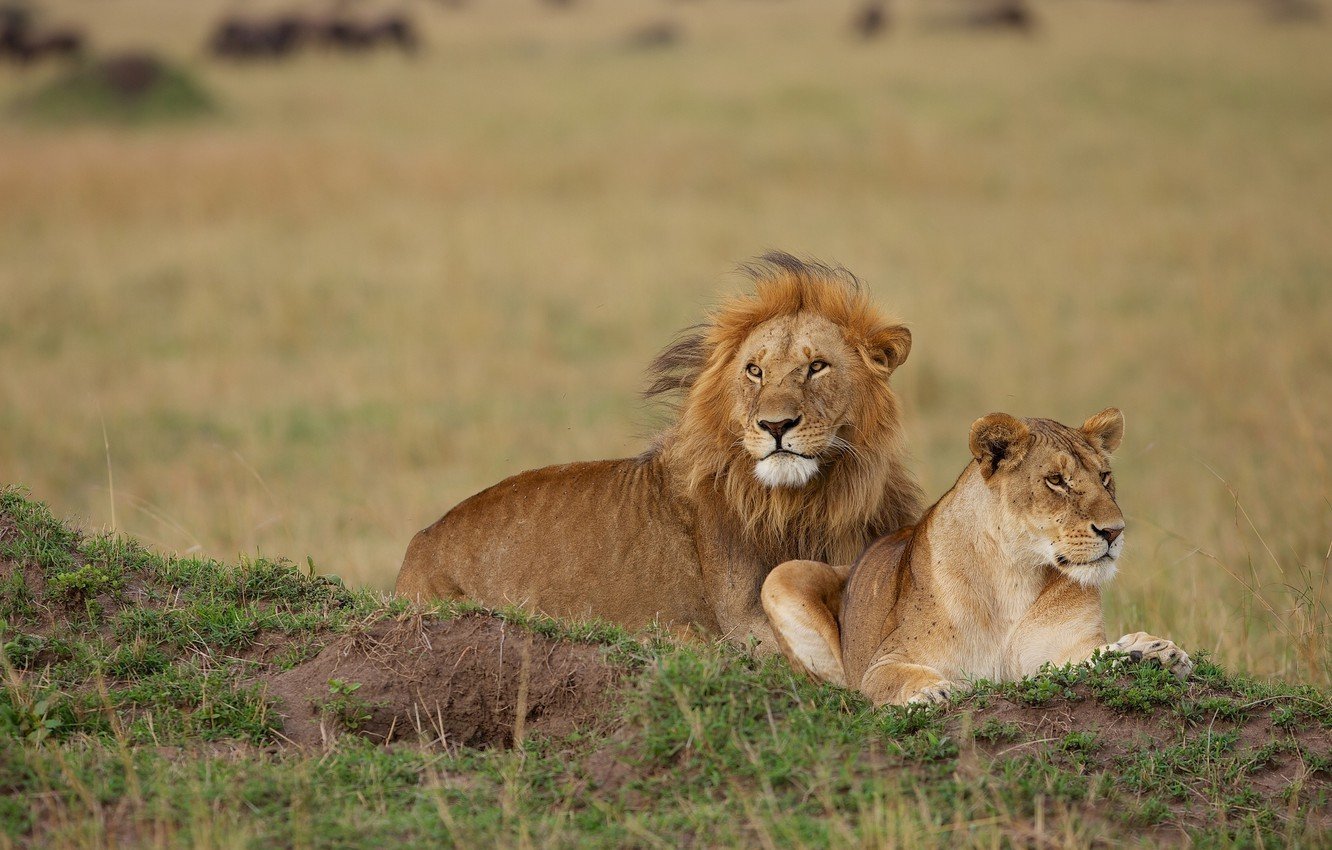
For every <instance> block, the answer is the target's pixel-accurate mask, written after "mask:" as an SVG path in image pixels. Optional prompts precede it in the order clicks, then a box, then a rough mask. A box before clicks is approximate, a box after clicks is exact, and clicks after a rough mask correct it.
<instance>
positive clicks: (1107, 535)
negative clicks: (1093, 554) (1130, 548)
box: [1092, 524, 1124, 544]
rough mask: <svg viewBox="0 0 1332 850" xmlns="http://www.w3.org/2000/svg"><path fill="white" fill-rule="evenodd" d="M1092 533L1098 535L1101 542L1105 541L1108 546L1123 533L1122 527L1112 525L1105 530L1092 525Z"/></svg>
mask: <svg viewBox="0 0 1332 850" xmlns="http://www.w3.org/2000/svg"><path fill="white" fill-rule="evenodd" d="M1092 531H1094V532H1096V533H1097V534H1098V535H1100V537H1101V538H1102V539H1103V540H1105V542H1106V543H1107V544H1109V543H1114V542H1115V538H1116V537H1118V536H1119V535H1121V534H1123V533H1124V526H1122V525H1112V526H1109V527H1107V528H1098V527H1097V526H1096V525H1095V524H1093V525H1092Z"/></svg>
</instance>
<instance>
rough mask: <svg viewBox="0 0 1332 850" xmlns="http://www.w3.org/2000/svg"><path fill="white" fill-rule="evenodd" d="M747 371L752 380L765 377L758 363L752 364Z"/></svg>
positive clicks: (746, 368)
mask: <svg viewBox="0 0 1332 850" xmlns="http://www.w3.org/2000/svg"><path fill="white" fill-rule="evenodd" d="M745 371H746V372H748V373H749V376H750V377H751V378H762V377H763V370H762V369H760V368H759V367H758V364H757V363H750V364H749V365H748V366H746V367H745Z"/></svg>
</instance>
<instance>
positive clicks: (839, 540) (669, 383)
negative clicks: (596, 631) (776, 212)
mask: <svg viewBox="0 0 1332 850" xmlns="http://www.w3.org/2000/svg"><path fill="white" fill-rule="evenodd" d="M767 263H768V265H766V266H764V267H762V268H760V269H756V270H754V273H755V277H756V281H757V293H756V295H754V296H752V297H746V298H740V299H736V300H734V301H732V302H731V303H729V304H727V305H725V306H724V307H723V308H722V309H721V310H720V311H719V312H718V313H717V314H715V315H714V316H713V317H712V320H711V321H710V322H709V323H708V324H707V325H704V326H703V328H702V330H701V332H699V333H696V334H693V335H690V336H687V337H685V338H683V339H682V340H681V341H680V342H679V343H677V344H676V345H674V346H672V347H671V348H669V349H667V350H666V351H665V352H663V354H662V355H661V356H660V357H659V358H658V360H657V362H656V363H655V364H654V366H653V374H654V376H655V378H656V382H655V384H654V385H653V387H652V389H651V390H650V391H649V394H654V395H655V394H661V393H665V392H670V391H674V390H678V391H680V392H681V393H682V395H683V398H682V400H681V402H680V412H679V417H678V420H677V422H676V423H675V424H674V425H673V426H671V427H670V428H668V429H667V430H666V431H665V432H664V433H663V434H662V435H661V436H660V437H659V438H658V439H657V441H656V442H655V443H654V445H653V446H652V448H651V449H649V450H648V451H647V452H645V453H644V454H643V455H642V456H640V457H638V458H630V459H625V460H615V461H597V462H589V463H574V464H567V465H564V466H556V467H547V468H545V469H540V470H534V471H530V472H524V473H522V474H519V475H516V476H514V477H512V478H509V479H507V480H505V481H503V482H501V483H499V484H497V485H495V486H494V487H491V488H490V489H488V490H485V491H483V492H481V493H478V494H477V495H475V496H473V497H471V498H470V499H467V500H465V501H464V502H462V503H461V504H459V505H458V506H457V507H455V508H454V509H453V510H451V511H449V512H448V513H447V514H445V515H444V517H443V518H441V519H440V520H439V521H438V522H436V523H435V524H434V525H432V526H430V527H429V528H427V529H425V530H424V531H422V532H420V533H419V534H417V535H416V537H415V538H414V539H413V540H412V542H411V545H410V546H409V548H408V550H407V555H406V557H405V558H404V560H403V565H402V570H401V572H400V573H399V576H398V587H397V589H398V592H399V593H400V594H403V595H406V596H409V597H413V598H441V597H442V598H464V597H465V598H470V599H474V600H477V601H479V602H481V603H483V604H486V605H504V604H518V605H522V606H525V607H527V608H530V609H533V610H538V611H541V612H543V613H546V614H550V615H553V616H560V617H574V618H599V619H605V620H609V621H611V622H615V623H619V624H621V625H625V626H628V627H631V628H633V627H639V626H643V625H645V624H647V623H649V622H653V621H657V622H660V623H662V624H663V625H668V626H671V627H674V628H677V629H680V628H693V629H699V630H702V631H704V632H707V633H713V634H721V635H725V636H728V637H732V638H736V639H741V640H743V639H746V638H748V637H751V636H756V637H758V638H759V639H760V641H761V642H762V643H763V644H764V645H765V646H769V647H770V646H771V637H772V636H771V632H770V630H769V629H768V626H767V622H766V620H765V618H764V616H763V611H762V609H761V607H760V604H759V599H758V594H759V588H760V587H761V585H762V583H763V579H764V577H765V576H766V575H767V573H768V571H769V570H771V569H772V567H773V566H775V565H776V564H779V563H781V562H782V561H786V560H790V559H792V558H810V559H819V560H831V561H847V560H850V559H851V558H852V557H854V556H855V554H856V553H857V552H859V551H860V550H861V549H863V548H864V546H865V544H866V543H868V542H869V541H870V540H873V539H874V538H875V537H877V536H878V535H881V534H884V533H886V532H887V531H890V530H891V529H893V528H897V527H899V526H902V525H905V524H907V523H910V522H912V521H914V520H915V518H916V517H917V516H918V514H919V510H920V502H921V498H920V490H919V488H918V486H917V485H916V483H915V479H914V478H913V477H912V475H911V474H910V472H909V471H908V470H907V468H906V453H905V448H904V442H903V439H902V434H901V428H900V421H899V420H900V412H899V406H898V403H897V399H896V397H895V395H894V394H893V393H892V390H891V389H890V388H889V385H888V377H889V375H890V374H891V373H892V371H893V370H894V369H895V368H896V367H897V366H899V365H900V364H901V363H902V361H904V360H905V359H906V355H907V352H908V351H909V350H910V335H909V333H908V332H907V331H906V329H905V328H903V327H901V326H900V325H897V324H895V323H893V322H891V321H889V320H887V319H885V318H883V317H882V316H881V315H879V314H878V313H877V312H876V311H874V310H873V309H872V308H871V307H870V305H869V303H868V299H867V297H866V296H865V294H864V293H863V292H862V291H861V290H860V289H859V287H858V285H857V284H856V283H855V281H854V279H853V278H850V276H849V275H846V274H845V273H843V272H838V271H834V270H832V269H828V268H826V267H823V266H816V265H808V264H803V263H800V262H799V261H796V260H794V259H792V258H790V257H787V256H785V255H771V256H770V257H769V258H767ZM755 373H757V375H756V374H755Z"/></svg>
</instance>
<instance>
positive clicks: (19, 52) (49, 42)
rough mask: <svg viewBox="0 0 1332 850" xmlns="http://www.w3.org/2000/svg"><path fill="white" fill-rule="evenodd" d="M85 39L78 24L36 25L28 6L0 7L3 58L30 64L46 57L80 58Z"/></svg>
mask: <svg viewBox="0 0 1332 850" xmlns="http://www.w3.org/2000/svg"><path fill="white" fill-rule="evenodd" d="M84 41H85V39H84V36H83V33H82V32H81V31H80V30H78V29H76V28H74V27H54V28H42V27H38V26H36V25H35V24H34V23H33V19H32V14H31V13H30V12H29V11H28V9H27V8H25V7H22V6H6V7H3V8H0V61H4V60H8V61H11V62H14V63H16V64H19V65H29V64H32V63H34V62H39V61H41V60H43V59H52V58H54V59H77V58H79V57H80V56H82V55H83V51H84Z"/></svg>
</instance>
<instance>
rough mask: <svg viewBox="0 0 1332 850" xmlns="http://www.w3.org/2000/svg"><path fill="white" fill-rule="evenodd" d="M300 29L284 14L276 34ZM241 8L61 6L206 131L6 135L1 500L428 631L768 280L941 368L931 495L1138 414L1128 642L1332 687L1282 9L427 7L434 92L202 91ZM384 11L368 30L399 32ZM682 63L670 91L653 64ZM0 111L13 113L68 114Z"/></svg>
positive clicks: (1322, 374) (374, 81)
mask: <svg viewBox="0 0 1332 850" xmlns="http://www.w3.org/2000/svg"><path fill="white" fill-rule="evenodd" d="M270 6H272V7H273V8H276V6H275V5H272V4H269V5H265V4H264V3H254V4H247V5H246V7H245V9H246V10H250V11H257V10H262V9H264V8H269V7H270ZM227 8H230V7H229V6H227V5H226V4H223V3H221V2H217V3H213V2H202V1H200V2H192V3H180V2H177V0H135V2H132V3H131V2H122V3H116V4H102V3H92V2H87V0H50V2H47V3H43V4H42V9H43V11H44V13H45V15H46V18H47V19H48V20H50V21H52V22H55V21H61V20H64V21H78V22H82V23H83V24H84V25H85V26H86V28H87V31H88V32H89V34H90V36H91V38H92V39H93V41H94V43H95V45H96V46H97V47H98V48H99V49H101V50H107V51H109V50H113V49H118V48H127V47H136V46H149V47H152V48H154V49H157V50H160V51H162V52H163V53H164V54H165V55H167V56H168V57H170V58H172V59H174V60H176V61H177V62H179V63H181V64H182V65H183V66H184V67H185V68H186V69H187V70H189V71H190V72H192V73H193V74H194V75H195V77H196V78H197V80H198V81H199V82H200V83H201V84H202V85H203V86H204V87H205V88H206V89H207V90H208V91H209V92H211V94H212V96H213V97H214V98H215V100H216V101H217V103H218V104H219V107H220V111H219V112H218V114H217V115H216V116H215V117H212V118H208V119H204V120H199V121H193V122H188V123H179V124H166V125H161V126H155V127H139V128H135V129H118V128H114V127H106V126H96V125H91V126H78V125H76V126H67V127H58V128H53V127H51V126H49V125H44V124H34V123H31V122H28V121H26V120H24V119H23V118H22V117H21V116H19V115H17V114H16V113H6V115H5V117H4V118H3V119H0V305H2V306H0V363H2V364H3V369H0V480H3V481H4V482H10V483H14V482H18V483H22V484H24V485H26V486H28V487H29V488H31V491H32V493H33V494H34V495H35V496H36V497H38V498H41V499H43V500H46V501H49V502H50V503H51V504H52V506H53V508H54V509H55V510H56V512H57V514H59V515H61V516H76V517H80V518H83V520H84V521H86V522H87V523H88V524H89V525H91V526H92V527H97V528H100V527H112V526H114V527H115V528H117V529H120V530H124V531H127V532H130V533H132V534H134V535H136V536H137V537H139V538H140V539H142V540H144V541H145V542H146V543H148V544H149V545H151V546H153V547H156V548H158V549H160V550H164V551H178V552H182V553H199V554H205V555H212V556H218V557H222V558H225V559H234V557H235V556H236V554H237V553H249V554H251V555H253V554H254V553H255V552H256V551H260V552H264V553H273V554H279V553H280V554H288V555H291V556H293V557H296V558H297V559H298V560H303V559H304V557H305V556H306V555H307V554H308V555H310V556H311V557H312V558H313V560H314V562H315V563H316V565H317V566H318V568H319V569H320V570H321V571H324V572H328V573H335V574H337V575H340V576H342V577H343V578H344V579H346V580H347V582H348V583H350V584H351V585H355V586H364V587H369V588H379V589H382V588H387V587H389V586H391V582H392V580H393V576H394V574H395V571H396V568H397V565H398V562H399V559H400V558H401V554H402V551H403V549H404V548H405V545H406V542H407V540H408V539H409V537H410V535H411V534H412V533H413V532H414V531H415V530H416V529H418V528H420V527H422V526H423V525H425V524H426V523H428V522H430V521H432V520H433V519H434V518H436V517H437V516H438V515H439V514H441V513H442V512H443V511H444V510H445V509H446V508H448V507H449V506H450V505H452V504H453V503H455V502H456V501H457V500H459V499H461V498H462V497H464V496H466V495H468V494H470V493H472V492H474V491H475V490H477V489H479V488H480V487H482V486H484V485H486V484H488V483H490V482H493V481H495V480H497V479H498V478H499V477H501V476H503V475H505V474H508V473H511V472H515V471H518V470H521V469H524V468H528V467H532V466H537V465H543V464H547V463H553V462H558V461H565V460H571V459H577V458H593V457H605V456H617V455H624V454H627V453H632V452H635V451H637V450H638V448H639V447H640V446H642V445H643V442H644V439H645V436H646V435H647V434H650V433H651V431H652V430H653V429H654V428H655V427H657V425H658V424H659V420H657V419H654V416H653V414H652V413H651V412H650V411H645V410H643V409H642V408H641V407H640V405H639V404H638V402H637V401H636V392H637V391H638V390H639V389H640V387H641V379H640V376H641V371H642V368H643V366H644V365H645V364H646V363H647V361H648V360H649V358H650V357H651V356H652V354H653V353H654V351H655V350H656V349H658V348H659V347H661V346H662V345H664V344H665V343H666V342H667V341H669V340H670V338H671V337H672V335H673V333H674V332H675V331H676V330H677V329H678V328H680V327H682V326H684V325H686V324H689V323H691V322H693V321H696V320H697V319H698V318H699V316H700V315H701V314H702V312H703V311H704V310H706V309H707V308H708V306H709V305H711V304H713V303H714V302H715V301H716V300H717V299H718V297H719V296H720V295H721V294H723V293H725V292H728V291H730V290H732V289H733V288H735V287H736V286H737V285H738V282H737V279H736V278H735V277H733V276H731V275H730V274H729V270H730V269H731V268H733V266H734V264H735V263H736V262H738V261H740V260H743V259H746V258H747V257H750V256H752V255H754V254H756V253H758V252H760V251H762V250H764V249H766V248H782V249H785V250H789V251H793V252H797V253H801V254H809V255H813V256H817V257H820V258H824V259H829V260H836V261H839V262H842V263H844V264H845V265H846V266H847V267H849V268H850V269H852V270H853V271H855V272H857V273H858V274H860V275H861V276H862V277H863V278H864V279H865V280H866V281H867V282H868V283H869V285H870V287H871V288H872V291H873V292H874V293H875V296H876V299H877V300H878V301H879V302H880V303H881V304H883V305H884V306H885V307H887V308H889V309H890V310H892V311H894V312H896V313H897V314H899V315H901V316H902V317H904V318H905V319H907V320H908V321H909V322H910V324H911V326H912V328H913V330H914V333H915V340H916V344H915V348H914V351H913V354H912V357H911V360H910V362H908V363H907V364H906V366H905V367H904V368H903V369H902V370H901V371H900V372H899V373H898V377H897V379H896V380H897V383H898V386H899V387H900V389H901V392H902V394H903V396H904V398H905V401H906V404H907V415H908V420H907V425H908V429H909V432H910V435H911V439H912V444H913V447H914V452H915V456H916V458H917V462H918V466H919V469H920V473H921V476H922V478H923V480H924V482H925V484H926V487H927V490H928V491H929V492H931V493H933V494H938V493H940V492H942V490H943V489H944V488H945V487H946V486H947V485H948V484H949V483H950V482H951V481H952V479H953V477H954V476H955V475H956V473H957V471H958V469H960V467H961V465H962V464H963V463H964V462H965V460H966V449H965V435H966V431H967V427H968V426H969V424H970V423H971V421H972V420H973V419H974V418H976V417H977V416H980V415H982V414H984V413H987V412H990V411H991V410H1003V411H1007V412H1011V413H1015V414H1019V415H1045V416H1051V417H1054V418H1058V419H1062V420H1065V421H1073V420H1077V421H1080V420H1081V418H1082V417H1084V416H1085V415H1087V414H1088V413H1091V412H1093V411H1096V410H1100V409H1101V408H1103V407H1105V406H1107V405H1117V406H1119V407H1121V408H1123V409H1124V411H1125V413H1126V416H1127V421H1128V429H1127V438H1126V443H1125V447H1124V448H1123V450H1122V451H1121V454H1120V456H1119V458H1118V461H1117V475H1118V477H1119V481H1120V493H1121V500H1122V503H1123V506H1124V508H1125V511H1126V513H1127V515H1128V517H1129V523H1130V528H1129V532H1128V533H1129V545H1128V549H1127V552H1128V555H1127V560H1126V561H1125V566H1124V568H1123V569H1122V571H1121V576H1122V577H1121V578H1120V579H1119V580H1118V581H1117V583H1116V585H1115V587H1114V588H1113V589H1112V591H1111V593H1110V597H1109V609H1108V616H1109V621H1110V628H1111V630H1112V631H1116V632H1118V631H1119V630H1120V629H1121V627H1124V628H1127V627H1130V626H1132V627H1133V628H1138V627H1148V628H1151V629H1153V630H1155V631H1158V632H1160V633H1163V634H1168V635H1170V636H1171V637H1173V638H1175V639H1176V640H1177V641H1178V642H1179V643H1181V644H1182V645H1184V646H1186V647H1187V648H1189V649H1190V650H1191V651H1193V650H1207V651H1210V652H1212V653H1213V656H1214V657H1215V658H1216V659H1217V660H1218V661H1220V662H1221V663H1223V664H1225V665H1226V666H1227V667H1231V668H1234V669H1239V670H1246V671H1251V672H1253V673H1256V674H1260V675H1264V676H1267V675H1277V676H1281V677H1285V678H1289V679H1294V680H1300V681H1308V682H1313V683H1317V684H1324V685H1325V684H1327V683H1328V682H1329V681H1332V651H1329V625H1330V623H1332V620H1330V618H1329V614H1328V609H1327V603H1328V600H1329V597H1330V596H1332V590H1329V589H1328V587H1327V582H1326V574H1327V570H1328V565H1329V562H1328V556H1329V546H1330V545H1332V503H1330V502H1329V494H1330V493H1332V469H1329V461H1330V458H1329V452H1328V449H1327V437H1328V435H1329V426H1328V424H1327V423H1328V422H1329V420H1332V333H1329V329H1330V328H1332V290H1330V289H1329V283H1328V281H1329V278H1330V277H1332V239H1329V236H1328V230H1327V222H1328V221H1329V220H1332V159H1329V157H1328V156H1327V151H1328V149H1329V143H1330V142H1332V108H1330V107H1332V52H1329V51H1328V50H1327V49H1326V46H1327V43H1328V42H1327V27H1326V25H1323V24H1313V25H1298V26H1297V25H1284V26H1283V25H1276V24H1274V23H1272V22H1270V21H1269V20H1267V19H1266V17H1265V15H1264V13H1263V12H1262V11H1261V8H1260V7H1259V6H1258V5H1257V4H1254V3H1248V2H1239V0H1236V2H1219V0H1206V1H1205V2H1204V0H1196V2H1194V1H1193V0H1180V2H1172V3H1162V4H1139V3H1117V2H1109V0H1107V1H1106V2H1095V0H1076V2H1058V3H1056V2H1049V3H1041V4H1039V5H1038V6H1037V11H1038V12H1039V14H1040V15H1041V17H1042V20H1043V26H1042V27H1041V29H1040V31H1039V32H1038V33H1037V34H1035V35H1033V36H1030V37H1025V36H1019V35H1007V34H1000V33H977V32H966V31H960V30H957V29H952V28H948V27H946V26H943V25H942V23H941V21H940V16H941V14H942V13H941V12H940V11H939V10H937V9H935V8H934V7H928V6H926V5H924V4H919V3H918V4H915V5H911V6H908V7H906V9H905V11H904V13H903V14H902V15H901V16H900V19H899V22H898V26H897V27H896V28H895V30H894V32H893V33H892V34H891V35H890V36H889V37H888V38H886V39H884V40H882V41H877V42H870V43H861V42H858V41H856V40H854V39H852V38H851V37H850V36H849V34H848V32H847V28H846V23H847V20H848V19H849V14H850V12H851V9H852V5H850V4H826V3H816V2H813V0H789V2H783V3H749V2H738V0H715V1H714V2H706V3H693V4H664V3H663V4H658V3H649V2H625V3H609V2H596V3H587V4H582V5H577V6H575V7H574V8H572V9H569V10H567V11H564V12H556V11H554V10H551V9H548V8H546V7H544V6H541V5H540V4H536V3H534V2H527V0H523V1H522V2H519V0H485V2H483V1H482V0H475V2H473V3H471V4H470V5H469V6H468V7H466V8H464V9H462V10H459V11H449V10H447V9H444V8H442V7H440V6H436V5H433V4H424V3H423V4H420V5H419V7H417V6H414V7H413V8H415V9H416V10H417V12H418V13H419V16H420V20H421V21H422V22H423V24H424V25H425V29H426V35H427V40H428V45H429V49H428V50H427V51H426V52H424V53H423V54H422V55H420V56H418V57H416V58H415V59H408V58H404V57H401V56H396V55H388V54H384V55H376V56H368V57H362V58H359V59H357V58H348V57H336V56H320V55H310V56H304V57H301V58H298V59H296V60H294V61H291V62H285V63H281V64H271V65H270V64H265V63H259V64H257V65H251V66H237V65H230V64H226V63H220V62H217V61H212V60H209V59H208V58H207V57H205V56H204V55H203V52H202V43H203V40H204V37H205V35H206V33H207V31H208V28H209V27H210V26H211V24H212V23H213V22H214V21H215V20H216V18H217V16H218V15H219V14H221V12H222V11H223V10H225V9H227ZM366 8H368V7H366ZM658 20H672V21H675V22H677V23H678V24H679V26H680V27H681V31H682V33H683V38H682V40H681V41H680V42H679V43H678V44H676V45H673V46H671V47H669V48H664V49H658V50H637V49H633V48H630V47H629V46H627V38H628V35H629V34H630V33H631V32H633V31H634V30H635V29H636V28H638V27H640V26H643V25H645V24H648V23H651V22H653V21H658ZM54 73H55V71H54V70H52V69H49V68H38V69H31V70H27V71H21V70H18V69H15V68H12V67H8V66H5V67H0V108H5V104H7V103H10V102H16V101H18V100H21V99H22V98H23V97H24V96H25V95H26V94H27V93H29V92H31V91H33V90H34V89H35V88H37V87H39V86H41V85H42V84H44V83H45V81H46V80H48V79H49V78H50V77H51V76H52V75H53V74H54Z"/></svg>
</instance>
